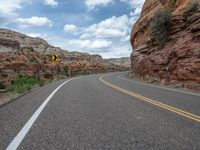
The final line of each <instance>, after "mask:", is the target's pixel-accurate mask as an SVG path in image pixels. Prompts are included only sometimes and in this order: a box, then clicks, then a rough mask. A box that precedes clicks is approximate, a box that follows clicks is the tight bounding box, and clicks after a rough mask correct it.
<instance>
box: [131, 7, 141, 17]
mask: <svg viewBox="0 0 200 150" xmlns="http://www.w3.org/2000/svg"><path fill="white" fill-rule="evenodd" d="M141 11H142V8H136V9H135V11H134V12H130V16H132V17H133V16H138V15H140V13H141Z"/></svg>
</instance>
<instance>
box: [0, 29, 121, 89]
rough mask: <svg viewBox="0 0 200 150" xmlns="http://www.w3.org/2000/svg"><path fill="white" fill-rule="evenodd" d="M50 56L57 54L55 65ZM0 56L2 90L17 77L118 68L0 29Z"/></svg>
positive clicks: (102, 61)
mask: <svg viewBox="0 0 200 150" xmlns="http://www.w3.org/2000/svg"><path fill="white" fill-rule="evenodd" d="M52 54H57V55H58V57H59V59H58V61H57V62H53V61H51V56H52ZM0 57H1V59H0V81H1V82H3V83H4V84H5V85H6V87H10V86H12V84H13V80H15V78H16V77H17V76H18V75H19V74H23V75H28V76H29V77H35V78H39V79H42V80H46V79H49V78H53V77H62V76H73V75H77V74H90V73H99V72H106V71H115V70H117V69H118V66H116V65H114V64H112V63H110V62H107V61H106V60H104V59H103V58H102V57H101V56H100V55H89V54H87V53H80V52H69V51H67V50H62V49H61V48H58V47H54V46H51V45H49V44H48V43H47V42H46V41H45V40H43V39H40V38H32V37H29V36H26V35H24V34H21V33H17V32H14V31H10V30H6V29H0Z"/></svg>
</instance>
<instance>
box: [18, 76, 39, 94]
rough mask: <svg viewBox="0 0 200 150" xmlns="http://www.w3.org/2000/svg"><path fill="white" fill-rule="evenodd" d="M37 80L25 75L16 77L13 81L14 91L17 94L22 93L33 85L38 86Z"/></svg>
mask: <svg viewBox="0 0 200 150" xmlns="http://www.w3.org/2000/svg"><path fill="white" fill-rule="evenodd" d="M39 82H40V81H39V80H36V79H34V78H30V77H28V76H26V75H18V76H17V78H16V79H15V80H14V91H16V92H17V93H20V94H21V93H24V92H25V91H27V90H31V87H32V86H33V85H36V84H39Z"/></svg>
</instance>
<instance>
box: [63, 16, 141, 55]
mask: <svg viewBox="0 0 200 150" xmlns="http://www.w3.org/2000/svg"><path fill="white" fill-rule="evenodd" d="M132 13H134V15H133V16H132V15H131V14H132ZM132 13H130V15H129V16H127V15H122V16H119V17H116V16H113V17H111V18H108V19H105V20H102V21H101V22H99V23H95V24H93V25H90V26H88V27H84V28H78V30H79V31H78V32H77V35H79V36H80V39H74V40H69V41H67V42H64V43H65V46H63V47H65V48H68V49H71V50H80V51H82V52H88V53H92V54H95V53H98V54H100V55H102V56H103V57H104V58H110V57H128V56H129V55H130V53H131V51H130V49H131V45H130V34H131V29H132V26H133V24H134V23H135V22H136V20H137V18H138V15H135V14H136V13H135V12H132ZM71 27H73V28H74V26H71ZM76 31H77V30H76Z"/></svg>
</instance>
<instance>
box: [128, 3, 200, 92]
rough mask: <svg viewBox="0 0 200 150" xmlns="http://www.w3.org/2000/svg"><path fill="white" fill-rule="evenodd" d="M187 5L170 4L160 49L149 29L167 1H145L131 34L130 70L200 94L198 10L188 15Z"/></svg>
mask: <svg viewBox="0 0 200 150" xmlns="http://www.w3.org/2000/svg"><path fill="white" fill-rule="evenodd" d="M191 1H192V0H176V1H174V2H175V3H174V8H173V11H172V18H171V21H170V22H171V24H170V30H169V33H170V35H169V40H168V41H167V42H166V43H165V46H164V47H163V48H162V49H160V48H158V46H157V44H155V41H154V40H153V39H152V38H151V36H150V32H149V26H150V22H151V20H152V18H153V17H154V15H155V13H156V12H157V11H158V10H160V9H162V10H164V9H168V7H169V3H170V0H168V1H167V0H146V2H145V4H144V6H143V11H142V13H141V17H140V18H139V20H138V21H137V23H136V24H135V25H134V27H133V30H132V34H131V44H132V47H133V52H132V54H131V67H132V70H133V71H134V72H135V73H136V74H139V75H140V76H143V77H152V78H155V79H157V80H158V81H160V82H161V83H163V84H178V83H181V84H182V86H183V87H186V88H191V89H196V90H200V17H199V16H200V8H199V6H198V8H197V9H196V10H193V11H192V12H191V11H190V12H189V11H188V6H189V3H190V2H191ZM196 2H197V3H199V4H200V2H199V1H196Z"/></svg>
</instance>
